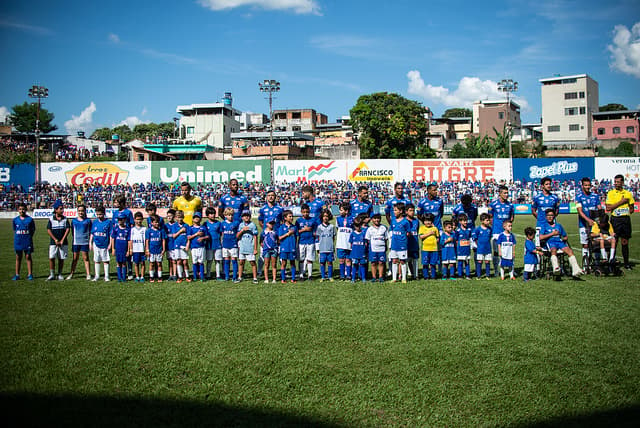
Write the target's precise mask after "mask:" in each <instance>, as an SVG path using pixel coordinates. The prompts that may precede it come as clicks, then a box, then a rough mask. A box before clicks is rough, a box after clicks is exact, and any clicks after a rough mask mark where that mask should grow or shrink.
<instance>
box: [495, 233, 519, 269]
mask: <svg viewBox="0 0 640 428" xmlns="http://www.w3.org/2000/svg"><path fill="white" fill-rule="evenodd" d="M502 229H503V232H502V233H501V234H500V235H498V239H497V240H496V242H497V244H498V252H499V255H500V279H502V280H504V272H505V270H508V271H509V278H511V279H516V277H515V272H514V270H513V257H514V255H515V246H516V242H517V241H516V236H515V235H514V234H513V233H511V230H512V229H513V222H511V220H505V221H504V223H502Z"/></svg>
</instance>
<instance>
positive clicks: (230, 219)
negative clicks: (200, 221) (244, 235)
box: [220, 207, 239, 283]
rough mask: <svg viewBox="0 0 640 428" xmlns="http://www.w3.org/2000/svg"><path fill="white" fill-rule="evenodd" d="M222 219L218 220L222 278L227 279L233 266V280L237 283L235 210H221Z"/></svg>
mask: <svg viewBox="0 0 640 428" xmlns="http://www.w3.org/2000/svg"><path fill="white" fill-rule="evenodd" d="M223 215H224V221H222V222H220V233H221V235H222V258H223V259H224V265H223V267H224V279H225V281H229V273H230V272H229V270H230V268H231V267H233V276H232V278H233V282H234V283H238V282H239V280H238V237H237V233H238V224H239V223H238V222H237V221H234V218H235V211H234V210H233V208H231V207H227V208H225V209H224V211H223Z"/></svg>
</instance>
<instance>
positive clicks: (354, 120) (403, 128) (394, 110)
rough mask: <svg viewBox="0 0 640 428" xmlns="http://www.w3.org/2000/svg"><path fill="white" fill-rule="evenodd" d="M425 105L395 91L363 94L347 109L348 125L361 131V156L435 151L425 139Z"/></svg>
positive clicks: (428, 154)
mask: <svg viewBox="0 0 640 428" xmlns="http://www.w3.org/2000/svg"><path fill="white" fill-rule="evenodd" d="M426 113H427V109H426V108H425V107H424V106H422V105H421V104H420V103H418V102H416V101H412V100H409V99H406V98H404V97H402V96H400V95H398V94H390V93H387V92H378V93H374V94H370V95H362V96H361V97H360V98H358V101H357V103H356V105H355V106H353V108H352V109H351V111H350V117H351V125H352V126H353V130H354V131H355V132H359V133H360V140H359V145H360V153H361V156H362V157H363V158H370V159H384V158H388V159H398V158H407V159H412V158H416V157H419V158H429V157H434V156H435V153H434V152H433V150H431V148H429V146H428V145H427V143H426V136H427V120H426V119H425V114H426Z"/></svg>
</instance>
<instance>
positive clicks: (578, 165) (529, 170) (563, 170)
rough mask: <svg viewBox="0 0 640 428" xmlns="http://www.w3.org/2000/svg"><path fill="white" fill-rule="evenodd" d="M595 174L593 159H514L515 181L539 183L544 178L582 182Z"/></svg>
mask: <svg viewBox="0 0 640 428" xmlns="http://www.w3.org/2000/svg"><path fill="white" fill-rule="evenodd" d="M593 174H594V163H593V158H570V159H567V158H539V159H517V158H516V159H513V179H514V180H521V181H522V180H526V181H538V180H540V179H541V178H544V177H550V178H551V179H552V180H558V181H563V180H580V179H581V178H582V177H593Z"/></svg>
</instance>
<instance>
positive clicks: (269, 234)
mask: <svg viewBox="0 0 640 428" xmlns="http://www.w3.org/2000/svg"><path fill="white" fill-rule="evenodd" d="M261 239H262V249H263V250H265V251H270V250H276V249H278V235H277V233H276V231H275V230H263V231H262V236H261Z"/></svg>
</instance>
